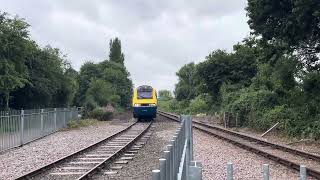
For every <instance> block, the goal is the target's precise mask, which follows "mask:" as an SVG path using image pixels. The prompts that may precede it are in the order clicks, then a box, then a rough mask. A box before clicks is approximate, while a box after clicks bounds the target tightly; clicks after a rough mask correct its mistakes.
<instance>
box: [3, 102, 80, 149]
mask: <svg viewBox="0 0 320 180" xmlns="http://www.w3.org/2000/svg"><path fill="white" fill-rule="evenodd" d="M78 112H79V111H78V108H76V107H74V108H48V109H31V110H11V111H0V152H2V151H5V150H8V149H11V148H14V147H17V146H21V145H23V144H26V143H28V142H31V141H33V140H36V139H38V138H41V137H43V136H46V135H48V134H51V133H53V132H55V131H57V130H60V129H62V128H63V127H66V125H67V124H68V123H69V122H70V121H71V120H76V119H78Z"/></svg>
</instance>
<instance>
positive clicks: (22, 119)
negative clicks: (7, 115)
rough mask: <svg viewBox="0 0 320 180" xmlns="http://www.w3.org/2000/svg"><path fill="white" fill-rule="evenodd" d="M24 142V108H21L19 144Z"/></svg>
mask: <svg viewBox="0 0 320 180" xmlns="http://www.w3.org/2000/svg"><path fill="white" fill-rule="evenodd" d="M23 143H24V110H23V109H22V110H21V114H20V145H21V146H22V145H23Z"/></svg>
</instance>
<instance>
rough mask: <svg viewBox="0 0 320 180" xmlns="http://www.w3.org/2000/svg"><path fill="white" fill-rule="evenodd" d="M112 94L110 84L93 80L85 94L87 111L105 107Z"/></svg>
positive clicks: (112, 90)
mask: <svg viewBox="0 0 320 180" xmlns="http://www.w3.org/2000/svg"><path fill="white" fill-rule="evenodd" d="M114 94H115V91H114V89H113V88H112V86H111V84H109V83H107V82H105V81H104V80H101V79H97V80H93V81H92V82H91V83H90V86H89V88H88V90H87V92H86V100H85V101H86V105H87V107H88V108H89V109H94V108H95V107H97V106H100V107H104V106H107V105H108V104H109V103H110V100H111V97H112V96H113V95H114Z"/></svg>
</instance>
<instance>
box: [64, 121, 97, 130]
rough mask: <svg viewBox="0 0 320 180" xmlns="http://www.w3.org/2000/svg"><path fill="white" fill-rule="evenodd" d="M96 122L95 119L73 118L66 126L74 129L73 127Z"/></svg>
mask: <svg viewBox="0 0 320 180" xmlns="http://www.w3.org/2000/svg"><path fill="white" fill-rule="evenodd" d="M96 123H97V120H95V119H81V120H75V121H71V122H69V123H68V128H69V129H74V128H80V127H86V126H90V125H94V124H96Z"/></svg>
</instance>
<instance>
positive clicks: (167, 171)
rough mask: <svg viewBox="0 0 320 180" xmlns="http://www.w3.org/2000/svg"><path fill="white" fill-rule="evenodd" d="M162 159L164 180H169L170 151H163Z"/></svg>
mask: <svg viewBox="0 0 320 180" xmlns="http://www.w3.org/2000/svg"><path fill="white" fill-rule="evenodd" d="M164 157H165V158H166V163H165V165H166V170H165V180H169V179H170V151H164Z"/></svg>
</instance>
